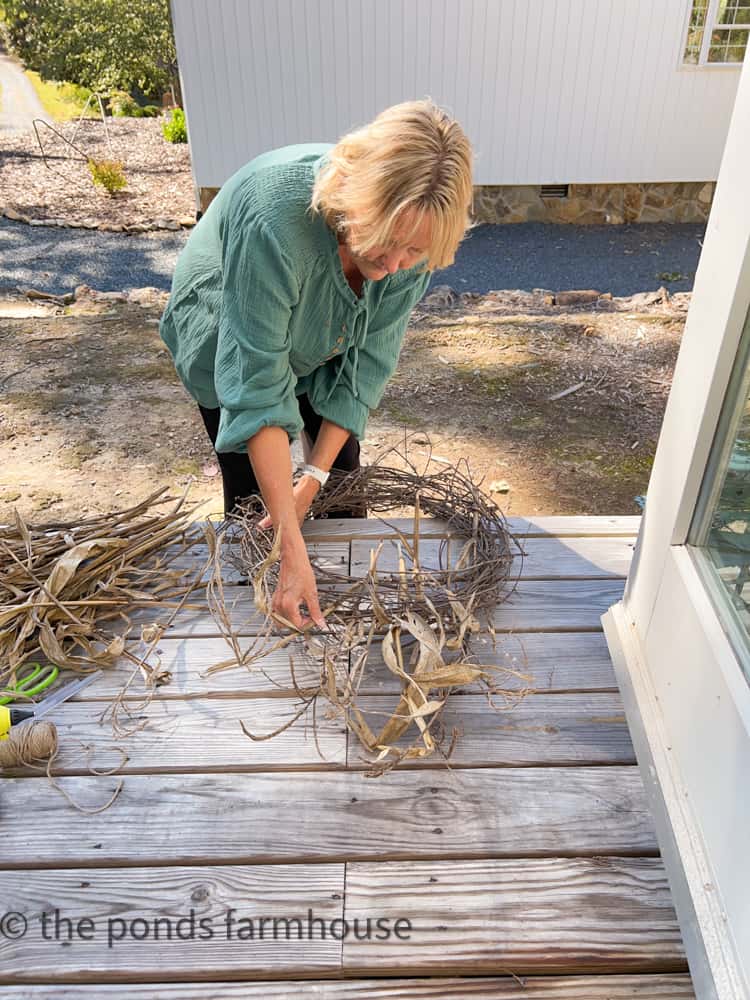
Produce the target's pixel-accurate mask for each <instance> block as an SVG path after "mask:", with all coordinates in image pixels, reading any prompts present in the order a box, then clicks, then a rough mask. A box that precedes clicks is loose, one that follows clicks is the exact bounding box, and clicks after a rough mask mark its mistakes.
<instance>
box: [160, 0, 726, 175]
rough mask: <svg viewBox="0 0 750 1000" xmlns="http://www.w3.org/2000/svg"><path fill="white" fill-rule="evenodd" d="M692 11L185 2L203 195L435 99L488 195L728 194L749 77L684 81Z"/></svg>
mask: <svg viewBox="0 0 750 1000" xmlns="http://www.w3.org/2000/svg"><path fill="white" fill-rule="evenodd" d="M688 4H689V0H659V3H654V2H653V0H381V2H380V3H378V4H375V3H373V2H372V0H172V10H173V18H174V26H175V38H176V42H177V50H178V55H179V63H180V72H181V76H182V82H183V93H184V100H185V110H186V114H187V119H188V129H189V132H190V143H191V150H192V155H193V171H194V175H195V180H196V185H197V186H198V187H218V186H220V185H221V184H222V183H223V182H224V181H225V180H226V179H227V177H229V176H230V175H231V174H232V173H233V172H234V171H235V170H237V169H238V168H239V167H240V166H242V165H243V164H244V163H245V162H247V160H249V159H251V158H252V157H253V156H257V155H258V154H259V153H261V152H264V151H265V150H267V149H272V148H274V147H277V146H283V145H286V144H288V143H296V142H316V141H325V142H335V141H336V139H337V138H338V137H339V136H340V135H342V134H343V133H344V132H346V131H347V130H349V129H351V128H355V127H357V126H360V125H362V124H364V123H365V122H367V121H369V120H371V119H372V118H373V117H374V116H375V115H376V114H377V113H378V111H380V110H382V109H383V108H385V107H388V106H389V105H391V104H395V103H397V102H399V101H402V100H409V99H414V98H421V97H427V96H429V97H432V98H433V99H434V100H435V101H437V102H438V103H439V104H441V105H442V106H444V107H445V108H447V109H448V110H449V111H450V112H451V113H452V114H454V115H455V116H456V117H457V118H458V119H459V121H460V122H461V123H462V125H463V126H464V128H465V130H466V132H467V134H468V136H469V138H470V139H471V142H472V145H473V147H474V152H475V157H476V165H475V174H474V180H475V183H476V184H551V183H558V184H559V183H581V184H587V183H593V184H595V183H623V182H629V181H630V182H645V181H697V180H712V179H715V177H716V176H717V173H718V168H719V162H720V159H721V152H722V149H723V146H724V140H725V138H726V133H727V128H728V125H729V118H730V115H731V111H732V105H733V103H734V96H735V93H736V89H737V82H738V79H739V69H738V68H730V69H724V68H715V67H714V68H710V69H682V68H680V53H681V50H682V44H683V34H684V30H685V17H686V9H687V6H688Z"/></svg>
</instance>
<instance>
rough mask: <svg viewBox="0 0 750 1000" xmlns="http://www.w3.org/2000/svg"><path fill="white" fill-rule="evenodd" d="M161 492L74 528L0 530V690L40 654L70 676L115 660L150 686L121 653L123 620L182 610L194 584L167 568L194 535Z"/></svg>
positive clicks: (180, 507)
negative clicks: (147, 611)
mask: <svg viewBox="0 0 750 1000" xmlns="http://www.w3.org/2000/svg"><path fill="white" fill-rule="evenodd" d="M165 492H166V488H164V489H161V490H159V491H158V492H156V493H154V494H152V496H150V497H148V498H147V499H146V500H144V501H143V502H142V503H140V504H138V505H137V506H135V507H131V508H130V509H128V510H124V511H120V512H117V513H112V514H103V515H100V516H97V517H93V518H89V519H87V520H85V521H81V522H79V523H77V524H59V523H58V524H46V525H40V526H37V527H30V526H28V525H26V524H25V523H24V521H23V520H22V518H21V517H20V515H19V514H18V513H17V512H16V522H15V524H14V525H11V526H6V527H0V601H2V604H0V688H4V687H6V686H7V685H9V684H12V683H14V682H15V680H16V676H17V673H16V672H17V669H18V667H19V666H20V665H21V664H22V663H24V662H25V661H26V660H29V659H31V658H32V657H38V656H39V655H40V654H41V656H43V657H46V658H47V659H48V660H49V661H50V662H51V663H54V664H56V665H57V666H59V667H66V668H69V669H71V670H74V671H77V672H87V671H89V670H92V669H94V668H95V667H96V666H107V665H110V664H112V663H114V661H115V660H117V659H118V658H119V657H120V656H125V657H126V658H127V659H129V660H130V661H131V662H132V663H133V664H135V665H136V666H138V667H140V669H141V670H142V671H143V673H144V675H145V676H146V678H147V680H151V681H153V677H152V675H153V673H154V669H155V668H154V667H152V666H149V665H148V663H147V657H146V656H143V657H141V656H136V655H135V653H133V652H132V651H130V650H129V649H128V648H126V639H127V636H128V633H129V632H130V630H131V628H132V624H131V619H130V616H131V615H132V613H133V611H134V610H136V609H138V608H144V607H155V606H158V607H174V606H175V602H179V601H180V600H181V599H182V601H183V603H184V599H185V597H186V595H187V594H188V593H190V592H191V591H192V590H193V589H195V587H196V586H199V585H201V584H200V583H199V578H198V577H195V575H194V574H191V575H190V576H186V574H185V571H184V570H183V569H175V568H170V567H171V564H173V563H174V562H175V560H177V559H179V557H180V555H181V554H182V553H183V552H184V551H185V550H186V549H189V548H190V547H192V546H193V545H194V544H195V543H196V542H199V541H202V540H203V532H202V531H201V530H200V529H199V528H197V527H196V526H195V525H194V524H193V523H192V514H193V512H194V510H195V507H194V506H190V505H188V504H186V503H185V497H184V496H183V497H182V499H180V500H177V501H175V500H174V498H170V497H168V496H164V493H165ZM167 549H168V550H169V551H168V552H167V551H166V550H167Z"/></svg>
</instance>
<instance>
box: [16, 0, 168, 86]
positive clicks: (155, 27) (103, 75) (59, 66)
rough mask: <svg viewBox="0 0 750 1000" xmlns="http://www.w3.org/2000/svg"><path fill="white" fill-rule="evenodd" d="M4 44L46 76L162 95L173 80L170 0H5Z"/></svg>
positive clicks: (28, 64) (49, 78)
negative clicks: (5, 42) (5, 40)
mask: <svg viewBox="0 0 750 1000" xmlns="http://www.w3.org/2000/svg"><path fill="white" fill-rule="evenodd" d="M3 8H4V14H5V35H6V39H7V42H8V45H9V47H10V48H11V49H12V50H13V51H14V52H15V53H16V55H18V56H19V58H21V59H22V60H23V62H24V63H25V64H26V65H27V66H28V67H29V68H30V69H34V70H37V71H38V72H39V73H40V74H41V76H42V77H43V79H46V80H67V81H69V82H71V83H77V84H80V85H82V86H84V87H88V88H89V89H90V90H98V91H103V92H109V91H111V90H126V91H128V92H130V91H133V90H135V89H138V90H140V91H141V92H142V93H143V94H145V95H146V96H149V97H154V96H160V95H161V94H162V93H163V92H164V90H166V89H167V87H168V86H170V84H172V85H176V83H177V56H176V52H175V45H174V36H173V33H172V22H171V18H170V14H169V0H3Z"/></svg>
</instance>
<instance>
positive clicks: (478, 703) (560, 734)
mask: <svg viewBox="0 0 750 1000" xmlns="http://www.w3.org/2000/svg"><path fill="white" fill-rule="evenodd" d="M396 701H397V699H396V696H395V695H393V696H391V695H387V694H386V695H366V696H363V697H361V698H360V699H359V705H360V708H361V709H362V712H363V714H364V716H365V718H366V719H367V721H368V722H369V724H370V727H371V728H372V729H373V731H374V732H378V731H379V730H380V728H381V727H382V726H383V725H384V723H385V720H386V719H387V718H388V717H389V716H390V714H391V713H392V712H393V710H394V708H395V706H396ZM495 703H496V704H497V705H498V708H497V710H495V709H493V708H492V706H491V705H489V704H488V701H487V698H486V697H485V696H484V695H469V694H467V695H464V696H463V697H462V698H461V699H460V700H459V701H458V702H455V701H453V700H451V701H449V703H448V705H447V706H446V709H445V712H444V713H443V717H442V718H443V724H444V726H445V731H446V734H447V736H446V739H445V749H446V750H447V748H448V746H449V744H450V734H451V733H452V732H453V730H454V729H456V730H458V732H459V733H460V736H459V738H458V741H457V743H456V746H455V748H454V751H453V754H452V755H451V757H450V764H451V765H452V766H456V767H458V766H463V767H468V766H473V767H487V766H490V765H493V766H507V765H509V764H526V765H529V764H535V765H538V766H542V767H543V766H546V765H549V764H556V765H560V764H566V765H570V764H632V763H635V753H634V751H633V746H632V744H631V741H630V733H629V731H628V727H627V722H626V720H625V714H624V711H623V707H622V701H621V699H620V695H619V694H617V693H598V692H586V693H584V692H581V693H578V692H576V693H575V694H552V695H547V694H529V695H526V696H525V697H524V698H523V699H521V700H520V701H518V702H516V703H513V702H504V701H503V699H501V698H499V697H496V698H495ZM300 711H304V704H303V702H302V701H301V700H300V699H299V698H297V697H289V698H283V697H282V698H210V699H197V698H193V699H187V700H182V699H177V698H171V699H166V698H162V699H157V698H155V699H154V700H153V701H152V702H151V703H150V704H149V705H147V706H145V707H142V708H138V709H137V710H136V711H135V712H134V714H133V718H132V720H127V722H129V723H132V725H133V726H141V727H142V728H141V730H140V731H139V732H138V733H137V734H134V735H132V736H126V737H125V738H123V739H121V740H118V739H117V738H116V737H115V736H113V733H112V725H111V723H110V722H109V721H108V720H107V721H103V722H100V721H99V719H98V715H99V714H100V713H99V712H98V711H97V703H95V702H93V703H92V702H75V703H71V704H69V705H66V706H65V707H64V709H61V711H60V713H59V717H58V718H56V720H55V724H56V726H57V730H58V741H59V755H58V757H57V758H56V759H55V762H54V764H53V765H52V768H51V772H52V773H53V774H70V773H78V774H80V773H85V772H86V771H87V761H89V760H90V762H91V764H92V766H93V767H95V768H96V769H97V770H100V771H103V770H109V769H111V768H113V767H118V766H119V765H120V764H121V762H122V760H123V756H125V763H124V764H123V765H122V768H121V770H120V773H122V774H132V773H159V772H161V773H164V774H168V773H172V772H189V771H209V770H216V769H221V770H227V771H247V770H252V769H265V768H268V767H274V768H285V769H290V770H292V769H295V768H301V767H307V768H313V769H315V770H319V769H321V768H326V767H335V766H337V765H338V766H343V765H344V764H346V763H348V764H349V765H350V766H353V767H357V766H360V767H362V766H365V764H364V761H366V760H374V759H375V756H374V755H372V754H370V755H368V754H366V752H365V750H364V748H363V747H362V745H361V744H360V742H359V740H358V739H357V738H356V737H355V736H353V735H350V736H348V738H347V730H346V727H345V725H344V723H343V722H342V721H341V720H340V719H336V718H327V717H326V715H327V712H328V711H329V706H328V703H327V702H321V703H320V704H319V705H318V706H317V710H316V721H317V726H316V727H314V726H313V711H312V708H309V709H307V710H306V711H304V714H303V715H302V716H301V717H300V718H299V719H297V720H296V721H295V722H293V723H292V725H289V726H288V728H286V729H284V730H283V732H280V733H279V734H278V735H277V736H274V737H273V738H272V739H263V737H264V736H266V735H268V734H269V733H272V732H274V731H275V730H277V729H280V728H281V727H282V726H284V725H286V724H287V723H289V722H291V721H292V720H293V719H294V718H295V715H297V713H298V712H300ZM123 721H124V722H125V721H126V720H123ZM241 722H242V723H244V725H245V728H246V729H247V730H248V732H250V733H251V734H252V735H253V736H256V737H258V739H251V738H250V737H248V736H246V735H245V733H244V732H243V730H242V726H241ZM316 732H317V739H316ZM347 745H348V747H349V751H348V755H347ZM399 745H404V746H405V745H407V743H406V742H404V741H403V740H402V741H399ZM84 747H85V748H87V749H86V752H84V750H83V748H84ZM118 748H119V749H118ZM441 762H442V758H441V757H440V756H435V757H428V758H426V759H425V760H420V759H415V760H413V761H411V765H412V766H413V767H435V766H439V765H440V764H441ZM8 773H11V774H13V773H16V774H18V773H19V771H12V770H10V769H9V770H8ZM20 773H23V772H20Z"/></svg>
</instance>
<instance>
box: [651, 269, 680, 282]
mask: <svg viewBox="0 0 750 1000" xmlns="http://www.w3.org/2000/svg"><path fill="white" fill-rule="evenodd" d="M656 277H657V278H658V279H659V281H686V280H687V277H688V276H687V275H686V274H682V273H681V272H680V271H660V272H659V273H658V274H657V275H656Z"/></svg>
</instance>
